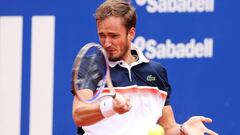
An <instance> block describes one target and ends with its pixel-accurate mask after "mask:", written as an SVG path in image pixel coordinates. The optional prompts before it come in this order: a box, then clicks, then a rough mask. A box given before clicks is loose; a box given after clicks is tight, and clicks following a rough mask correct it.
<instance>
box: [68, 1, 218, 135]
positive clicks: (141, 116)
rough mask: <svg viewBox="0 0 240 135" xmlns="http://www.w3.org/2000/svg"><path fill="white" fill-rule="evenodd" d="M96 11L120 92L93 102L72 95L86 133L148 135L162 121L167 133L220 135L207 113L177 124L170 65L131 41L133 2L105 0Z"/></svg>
mask: <svg viewBox="0 0 240 135" xmlns="http://www.w3.org/2000/svg"><path fill="white" fill-rule="evenodd" d="M95 16H96V24H97V31H98V36H99V40H100V43H101V45H102V46H103V48H104V49H105V51H106V53H107V56H108V58H109V60H110V64H109V66H110V68H111V69H110V72H111V79H112V83H113V85H114V89H115V90H116V92H118V93H119V95H120V96H116V98H107V99H104V100H103V101H101V102H93V103H85V102H82V101H79V100H78V99H77V98H76V96H75V97H74V101H73V110H72V112H73V119H74V121H75V124H76V125H77V126H78V127H82V128H83V130H84V132H85V133H84V135H147V133H148V130H149V129H150V127H152V126H153V125H155V124H159V125H161V126H163V127H164V129H165V134H166V135H204V133H207V134H210V135H217V133H215V132H214V131H212V130H210V129H208V128H207V127H205V126H204V124H203V123H204V122H211V121H212V120H211V119H210V118H206V117H204V116H193V117H191V118H190V119H189V120H187V121H186V122H185V123H183V124H178V123H176V121H175V118H174V113H173V110H172V107H171V105H170V93H171V87H170V84H169V83H168V78H167V71H166V69H165V68H164V67H162V65H160V64H159V63H156V62H152V61H149V60H148V59H146V58H145V56H144V55H143V53H142V52H141V51H140V50H139V49H138V48H137V47H136V46H135V45H134V44H133V43H132V40H133V38H134V36H135V32H136V29H135V25H136V13H135V9H134V8H133V7H132V6H131V4H130V3H129V2H126V1H124V0H106V1H105V2H104V3H103V4H101V5H100V6H99V7H98V9H97V10H96V14H95ZM80 85H81V84H80ZM79 93H81V96H82V97H81V98H82V99H84V98H86V99H87V98H89V97H90V96H92V95H93V91H92V90H90V88H89V87H87V86H85V88H83V89H81V90H79ZM123 99H124V100H123Z"/></svg>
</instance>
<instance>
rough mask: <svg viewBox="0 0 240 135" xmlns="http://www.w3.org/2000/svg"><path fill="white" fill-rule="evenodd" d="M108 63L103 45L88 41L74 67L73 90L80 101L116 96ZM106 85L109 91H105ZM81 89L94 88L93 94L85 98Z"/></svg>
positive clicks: (89, 101) (88, 101) (92, 100)
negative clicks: (80, 92) (81, 93)
mask: <svg viewBox="0 0 240 135" xmlns="http://www.w3.org/2000/svg"><path fill="white" fill-rule="evenodd" d="M108 64H109V61H108V58H107V54H106V52H105V50H104V49H103V48H102V46H101V45H99V44H97V43H88V44H86V45H85V46H83V47H82V48H81V49H80V51H79V52H78V54H77V56H76V58H75V60H74V63H73V68H72V90H73V92H74V94H75V96H76V97H77V98H78V99H79V100H80V101H83V102H87V103H91V102H95V101H96V100H99V98H102V97H106V96H110V97H112V98H115V97H116V92H115V90H114V88H113V85H112V81H111V77H110V70H109V65H108ZM106 86H107V88H108V90H109V92H108V93H103V90H104V89H105V88H106ZM81 89H90V90H92V91H93V96H91V97H90V98H87V99H83V98H82V96H81V95H80V94H79V93H78V91H79V90H81Z"/></svg>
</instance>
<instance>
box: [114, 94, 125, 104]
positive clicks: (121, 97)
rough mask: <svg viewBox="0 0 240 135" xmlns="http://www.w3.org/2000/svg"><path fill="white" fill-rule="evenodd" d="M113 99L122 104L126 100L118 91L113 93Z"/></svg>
mask: <svg viewBox="0 0 240 135" xmlns="http://www.w3.org/2000/svg"><path fill="white" fill-rule="evenodd" d="M113 99H114V100H116V101H117V102H118V103H121V104H124V103H125V102H126V100H125V98H124V97H123V96H122V95H120V94H119V93H115V94H114V96H113Z"/></svg>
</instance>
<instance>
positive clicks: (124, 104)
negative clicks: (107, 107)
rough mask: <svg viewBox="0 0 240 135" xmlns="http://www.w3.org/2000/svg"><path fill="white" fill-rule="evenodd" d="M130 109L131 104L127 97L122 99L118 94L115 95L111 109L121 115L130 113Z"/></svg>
mask: <svg viewBox="0 0 240 135" xmlns="http://www.w3.org/2000/svg"><path fill="white" fill-rule="evenodd" d="M131 108H132V104H131V101H130V98H129V97H124V96H122V95H120V94H118V93H116V96H115V98H114V99H113V109H114V110H115V111H116V112H117V113H119V114H123V113H126V112H128V111H130V110H131Z"/></svg>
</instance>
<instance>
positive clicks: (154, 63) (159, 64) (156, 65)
mask: <svg viewBox="0 0 240 135" xmlns="http://www.w3.org/2000/svg"><path fill="white" fill-rule="evenodd" d="M149 65H150V66H152V67H153V68H155V69H158V70H159V69H162V70H165V68H164V66H163V65H162V64H161V63H160V62H156V61H149Z"/></svg>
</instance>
